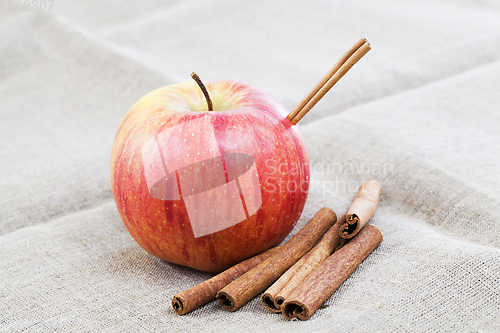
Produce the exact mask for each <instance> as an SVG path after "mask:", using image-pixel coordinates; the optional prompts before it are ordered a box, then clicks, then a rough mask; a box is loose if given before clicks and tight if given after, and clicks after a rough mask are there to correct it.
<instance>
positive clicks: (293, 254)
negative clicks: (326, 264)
mask: <svg viewBox="0 0 500 333" xmlns="http://www.w3.org/2000/svg"><path fill="white" fill-rule="evenodd" d="M335 221H337V216H336V215H335V213H334V212H333V211H332V210H331V209H328V208H321V209H320V210H319V211H318V212H317V213H316V215H314V217H313V218H312V219H311V220H310V221H309V222H308V223H307V224H306V225H305V226H304V227H303V228H302V229H301V230H300V231H299V232H298V233H297V234H296V235H294V236H293V237H292V238H291V239H290V240H289V241H288V242H286V243H285V244H284V245H282V247H281V248H280V249H279V250H278V253H276V254H275V255H273V256H272V257H270V258H268V259H266V260H264V261H263V262H261V263H260V264H258V265H257V266H255V267H254V268H252V269H251V270H249V271H248V272H246V273H245V274H243V275H242V276H241V277H239V278H238V279H236V280H234V281H233V282H231V283H230V284H229V285H227V286H226V287H224V288H223V289H222V290H221V291H219V292H218V293H217V300H218V301H219V304H220V305H221V306H222V307H223V308H224V309H225V310H228V311H236V310H237V309H239V308H240V307H241V306H242V305H244V304H245V303H247V302H248V301H249V300H251V299H252V298H253V297H255V296H256V295H257V294H259V293H260V292H262V291H264V290H265V289H266V288H267V287H269V286H270V285H271V284H272V283H273V282H274V281H276V280H277V279H278V278H279V277H280V276H281V275H282V274H283V273H285V272H286V270H287V269H288V268H290V267H291V266H292V265H293V264H294V263H296V262H297V261H298V260H299V259H300V258H301V257H302V256H303V255H304V254H306V253H307V252H308V251H309V250H310V249H311V248H312V247H313V246H314V245H315V244H316V242H317V241H318V239H320V238H321V236H323V235H324V234H325V232H326V231H327V230H328V229H329V228H330V227H331V226H332V225H333V224H334V223H335Z"/></svg>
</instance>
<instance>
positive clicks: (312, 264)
mask: <svg viewBox="0 0 500 333" xmlns="http://www.w3.org/2000/svg"><path fill="white" fill-rule="evenodd" d="M344 222H345V215H342V216H341V217H340V219H339V220H338V221H337V222H336V223H335V224H334V225H333V226H332V227H331V228H330V230H329V231H328V233H327V234H326V235H325V237H323V239H322V240H321V242H320V243H319V244H318V245H316V246H315V247H314V248H313V249H312V250H311V251H310V252H309V253H308V254H307V256H308V258H307V261H306V262H305V263H304V264H303V265H302V267H300V269H299V271H298V272H297V273H296V274H295V275H294V276H293V277H292V278H291V279H290V281H288V283H287V284H286V286H285V287H284V288H283V289H281V291H280V292H279V293H278V295H276V298H275V305H276V306H277V307H278V306H279V307H280V309H281V306H282V305H283V303H284V302H285V300H286V299H287V298H288V297H289V296H290V295H291V294H292V292H293V291H294V290H295V289H297V287H298V286H300V285H301V284H302V282H303V281H304V280H305V279H306V278H307V277H308V276H309V275H310V274H311V273H312V272H313V271H314V270H315V269H316V267H318V266H319V265H321V263H323V261H325V260H326V259H328V257H330V255H331V254H332V253H334V252H335V251H336V250H339V249H340V240H341V239H342V240H343V238H340V235H339V228H340V226H341V225H342V224H344ZM323 240H324V242H323ZM281 310H283V309H281Z"/></svg>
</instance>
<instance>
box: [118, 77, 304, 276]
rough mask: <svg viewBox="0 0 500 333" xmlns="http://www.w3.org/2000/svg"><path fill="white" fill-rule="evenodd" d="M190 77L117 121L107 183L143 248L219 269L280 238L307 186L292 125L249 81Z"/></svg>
mask: <svg viewBox="0 0 500 333" xmlns="http://www.w3.org/2000/svg"><path fill="white" fill-rule="evenodd" d="M206 89H207V91H208V93H209V95H210V97H211V99H212V101H213V110H214V111H208V109H207V100H206V99H205V97H204V95H203V93H202V90H201V89H200V87H199V86H198V85H197V84H196V82H194V81H190V82H185V83H180V84H175V85H170V86H167V87H164V88H160V89H157V90H155V91H152V92H150V93H148V94H147V95H145V96H144V97H142V98H141V99H140V100H139V101H138V102H137V103H135V104H134V105H133V106H132V108H131V109H130V110H129V112H128V113H127V114H126V115H125V117H124V119H123V120H122V122H121V124H120V127H119V129H118V132H117V134H116V138H115V141H114V145H113V152H112V158H111V184H112V190H113V196H114V199H115V202H116V205H117V208H118V211H119V213H120V216H121V218H122V220H123V222H124V224H125V226H126V227H127V229H128V231H129V232H130V234H131V235H132V237H133V238H134V239H135V240H136V241H137V242H138V243H139V244H140V246H142V247H143V248H144V249H145V250H146V251H148V252H149V253H151V254H152V255H154V256H156V257H158V258H160V259H163V260H165V261H168V262H171V263H175V264H180V265H184V266H188V267H192V268H195V269H198V270H202V271H208V272H220V271H222V270H224V269H226V268H228V267H230V266H232V265H234V264H236V263H238V262H239V261H242V260H244V259H246V258H248V257H250V256H253V255H256V254H258V253H260V252H262V251H264V250H266V249H268V248H270V247H272V246H275V245H277V244H279V243H280V242H282V241H283V239H284V238H285V237H286V236H287V235H288V234H289V233H290V231H291V230H292V229H293V227H294V226H295V224H296V223H297V221H298V219H299V217H300V214H301V213H302V210H303V208H304V204H305V202H306V198H307V193H308V189H309V159H308V155H307V150H306V146H305V142H304V139H303V136H302V134H301V132H300V129H299V128H298V126H296V125H293V124H292V123H291V122H290V121H289V119H288V118H287V115H288V112H287V110H286V109H285V107H283V106H282V105H281V104H280V103H279V102H278V101H276V99H274V98H273V97H271V96H270V95H269V94H267V93H266V92H264V91H262V90H260V89H258V88H256V87H254V86H251V85H249V84H246V83H241V82H233V81H218V82H209V83H208V84H207V86H206Z"/></svg>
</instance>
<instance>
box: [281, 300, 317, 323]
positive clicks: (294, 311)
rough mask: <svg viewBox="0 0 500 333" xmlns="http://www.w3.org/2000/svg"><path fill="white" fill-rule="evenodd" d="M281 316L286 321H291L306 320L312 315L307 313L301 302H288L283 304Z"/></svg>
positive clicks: (307, 310)
mask: <svg viewBox="0 0 500 333" xmlns="http://www.w3.org/2000/svg"><path fill="white" fill-rule="evenodd" d="M283 315H284V316H285V318H286V319H288V320H292V319H293V318H298V319H300V320H307V319H309V317H311V315H312V313H309V309H308V308H307V306H306V305H305V304H303V303H302V302H298V301H290V302H285V304H283Z"/></svg>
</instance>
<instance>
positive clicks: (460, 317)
mask: <svg viewBox="0 0 500 333" xmlns="http://www.w3.org/2000/svg"><path fill="white" fill-rule="evenodd" d="M26 3H27V2H23V3H21V2H15V1H11V0H0V8H1V9H0V332H137V331H140V332H153V331H155V332H178V331H182V332H221V331H227V332H240V331H241V332H264V331H265V332H284V331H290V332H292V331H293V332H497V331H500V301H499V300H500V192H499V191H498V189H499V188H500V154H499V152H500V3H499V2H498V1H497V0H482V1H473V0H443V1H439V2H436V1H430V0H421V1H409V0H398V1H396V0H375V1H359V0H352V1H341V0H338V1H337V0H335V1H326V0H325V1H322V0H321V1H306V0H298V1H293V2H292V1H282V0H279V1H262V0H257V1H245V2H243V1H228V0H206V1H202V0H187V1H180V0H169V1H159V0H146V1H133V2H123V1H117V0H114V1H113V0H111V1H97V0H89V1H75V0H66V1H61V0H55V1H38V2H36V1H31V4H30V7H28V6H27V5H26ZM35 9H37V10H35ZM360 37H366V38H367V39H368V40H369V41H370V42H371V45H372V48H373V49H372V51H370V52H369V53H368V54H367V55H366V56H365V57H364V58H363V59H362V60H361V61H360V62H359V63H358V64H357V65H355V66H354V68H353V69H352V70H351V71H350V72H349V73H348V75H346V76H345V77H344V78H343V79H342V80H341V81H340V82H339V83H338V84H337V86H336V87H335V88H334V89H332V91H331V92H330V93H328V94H327V95H326V96H325V97H324V98H323V99H322V100H321V101H320V102H319V103H318V104H317V105H316V106H315V108H314V109H313V110H312V111H311V112H310V113H309V114H308V115H307V116H306V117H305V118H304V119H303V120H301V122H300V127H301V129H302V131H303V133H304V136H305V138H306V141H307V145H308V150H309V154H310V162H311V177H312V180H311V188H310V194H309V197H308V201H307V204H306V207H305V210H304V213H303V214H302V217H301V219H300V221H299V223H298V225H297V227H296V228H295V229H294V230H293V231H292V233H291V234H290V236H292V235H293V234H294V233H296V232H297V230H298V229H299V228H300V227H301V226H303V225H304V224H305V223H306V222H307V221H308V220H309V219H310V218H311V217H312V216H313V215H314V214H315V213H316V212H317V211H318V210H319V209H320V208H321V207H323V206H326V207H330V208H332V209H333V210H334V211H335V212H337V214H338V215H339V216H340V215H341V214H343V213H344V212H345V211H346V209H347V207H348V206H349V203H350V202H351V200H352V199H353V198H354V196H355V193H356V191H357V189H358V187H359V185H360V184H361V183H362V182H363V181H364V180H368V179H376V180H378V181H379V182H380V184H381V186H382V189H383V194H382V198H381V202H380V206H379V209H378V210H377V212H376V214H375V216H374V217H373V218H372V220H371V223H373V224H375V225H377V226H379V227H380V228H381V230H382V233H383V235H384V242H383V243H382V244H381V245H380V246H379V247H378V248H377V249H376V250H375V251H374V252H373V253H372V254H371V255H370V256H369V257H368V258H367V259H366V260H365V261H364V262H363V263H362V264H361V265H360V266H359V267H358V268H357V269H356V270H355V271H354V273H353V274H352V275H351V276H350V277H349V278H348V279H347V280H346V281H345V283H344V284H343V285H342V286H341V287H340V289H339V290H337V291H336V292H335V293H334V294H333V296H332V297H330V298H329V299H328V300H327V301H326V303H325V304H324V306H323V307H321V308H320V309H319V310H318V311H317V312H316V313H315V314H314V315H313V316H312V317H311V318H310V319H309V320H307V321H303V322H302V321H292V322H288V321H286V320H285V319H284V318H283V316H281V315H276V314H271V313H268V312H266V310H265V309H264V307H263V306H262V305H261V303H260V300H259V299H258V298H255V299H253V300H252V301H250V302H249V303H248V304H246V305H245V306H243V307H242V308H241V309H239V310H238V311H236V312H234V313H230V312H226V311H224V310H223V309H222V308H221V307H220V306H219V305H218V304H217V303H216V302H212V303H209V304H207V305H205V306H203V307H201V308H199V309H197V310H195V311H193V312H192V313H190V314H188V315H185V316H178V315H177V314H175V312H174V311H173V310H172V308H171V304H170V302H171V299H172V296H173V295H175V294H176V293H178V292H180V291H183V290H185V289H187V288H189V287H191V286H193V285H195V284H197V283H199V282H201V281H203V280H205V279H207V278H209V277H211V275H210V274H208V273H202V272H198V271H195V270H193V269H189V268H185V267H181V266H178V265H173V264H169V263H166V262H163V261H161V260H159V259H156V258H155V257H153V256H151V255H149V254H148V253H146V252H145V251H144V250H143V249H142V248H141V247H139V245H138V244H137V243H136V242H135V241H134V240H133V239H132V237H131V236H130V235H129V233H128V232H127V230H126V229H125V227H124V225H123V223H122V221H121V219H120V217H119V215H118V212H117V209H116V206H115V203H114V200H113V197H112V193H111V186H110V176H109V163H110V156H111V147H112V144H113V139H114V136H115V133H116V130H117V128H118V125H119V124H120V121H121V119H122V118H123V116H124V115H125V113H126V112H127V110H128V109H129V108H130V106H131V105H132V104H133V103H134V102H135V101H137V100H138V99H139V98H140V97H142V96H143V95H144V94H146V93H147V92H149V91H151V90H153V89H156V88H159V87H162V86H165V85H169V84H173V83H178V82H183V81H188V80H190V74H191V72H192V71H196V72H198V73H199V74H200V76H202V78H203V79H205V80H219V79H234V80H239V81H245V82H249V83H251V84H254V85H256V86H258V87H260V88H262V89H264V90H266V91H268V92H270V93H271V94H272V95H274V96H275V97H276V98H277V99H278V100H280V101H281V102H282V103H283V104H284V105H285V106H286V107H287V108H288V109H289V110H291V109H292V108H293V107H294V106H295V105H296V104H297V103H298V102H299V100H300V99H301V98H302V97H303V96H304V95H305V94H306V93H307V92H308V91H309V89H311V88H312V87H313V86H314V84H315V83H316V82H317V81H318V80H319V79H320V78H321V77H322V75H323V74H324V73H325V72H326V71H327V70H328V69H329V68H330V67H331V66H332V65H333V63H334V62H335V61H336V60H337V59H338V58H339V57H340V56H341V55H342V54H343V53H344V52H345V51H346V50H347V49H348V48H349V47H351V45H352V44H353V43H354V42H356V41H357V40H358V39H359V38H360ZM290 236H289V237H290Z"/></svg>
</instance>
